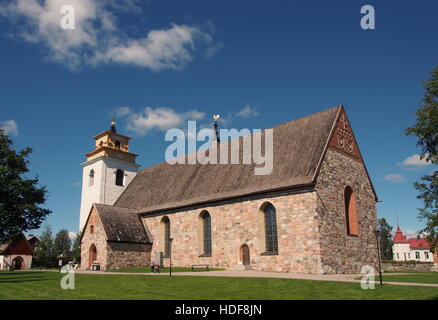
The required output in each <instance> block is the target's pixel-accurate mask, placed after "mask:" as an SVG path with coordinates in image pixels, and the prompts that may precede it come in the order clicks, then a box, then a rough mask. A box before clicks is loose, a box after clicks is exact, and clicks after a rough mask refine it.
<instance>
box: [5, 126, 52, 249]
mask: <svg viewBox="0 0 438 320" xmlns="http://www.w3.org/2000/svg"><path fill="white" fill-rule="evenodd" d="M31 152H32V149H31V148H25V149H23V150H21V151H18V152H17V151H15V150H14V149H13V146H12V140H10V139H9V138H8V136H7V135H6V133H5V132H4V130H3V129H0V243H1V242H5V241H7V240H8V239H10V238H11V237H13V236H14V235H15V234H17V233H18V232H20V231H28V230H32V229H38V228H39V227H40V225H41V223H42V222H43V220H44V218H45V216H47V215H48V214H50V213H51V211H50V210H48V209H44V208H42V207H41V206H40V205H42V204H44V202H45V200H46V194H47V190H46V189H45V187H44V186H42V187H39V186H38V177H36V178H34V179H26V178H24V177H23V175H24V174H25V173H27V172H28V171H29V169H28V168H27V165H28V163H29V162H28V160H27V159H26V158H27V156H28V155H29V154H30V153H31Z"/></svg>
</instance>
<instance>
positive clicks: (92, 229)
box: [90, 225, 94, 233]
mask: <svg viewBox="0 0 438 320" xmlns="http://www.w3.org/2000/svg"><path fill="white" fill-rule="evenodd" d="M90 233H94V225H91V226H90Z"/></svg>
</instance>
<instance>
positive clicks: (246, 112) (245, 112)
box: [236, 104, 260, 118]
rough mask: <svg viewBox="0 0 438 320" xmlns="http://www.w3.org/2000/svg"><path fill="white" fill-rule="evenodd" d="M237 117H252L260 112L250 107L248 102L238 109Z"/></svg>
mask: <svg viewBox="0 0 438 320" xmlns="http://www.w3.org/2000/svg"><path fill="white" fill-rule="evenodd" d="M236 115H237V116H238V117H241V118H252V117H258V116H259V115H260V114H259V112H258V111H257V110H256V109H254V108H253V107H251V106H250V105H249V104H247V105H246V106H245V107H244V108H243V109H242V110H241V111H239V112H238V113H237V114H236Z"/></svg>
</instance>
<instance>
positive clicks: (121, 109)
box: [113, 107, 132, 118]
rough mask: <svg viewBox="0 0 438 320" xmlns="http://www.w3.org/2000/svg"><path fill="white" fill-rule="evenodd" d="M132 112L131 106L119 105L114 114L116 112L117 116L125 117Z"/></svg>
mask: <svg viewBox="0 0 438 320" xmlns="http://www.w3.org/2000/svg"><path fill="white" fill-rule="evenodd" d="M131 112H132V110H131V108H130V107H118V108H115V109H114V112H113V114H115V115H116V116H117V117H121V118H122V117H125V116H127V115H128V114H130V113H131Z"/></svg>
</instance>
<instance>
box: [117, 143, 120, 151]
mask: <svg viewBox="0 0 438 320" xmlns="http://www.w3.org/2000/svg"><path fill="white" fill-rule="evenodd" d="M116 149H117V150H120V141H116Z"/></svg>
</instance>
